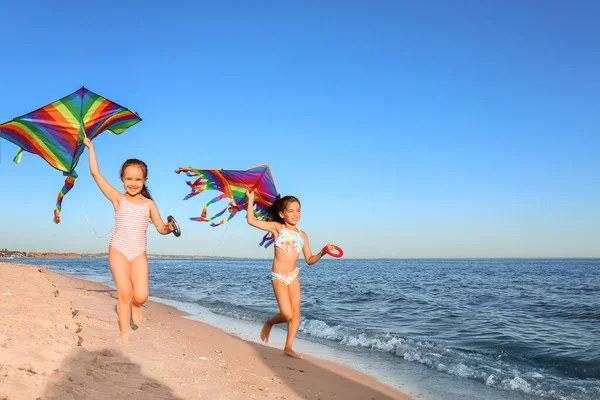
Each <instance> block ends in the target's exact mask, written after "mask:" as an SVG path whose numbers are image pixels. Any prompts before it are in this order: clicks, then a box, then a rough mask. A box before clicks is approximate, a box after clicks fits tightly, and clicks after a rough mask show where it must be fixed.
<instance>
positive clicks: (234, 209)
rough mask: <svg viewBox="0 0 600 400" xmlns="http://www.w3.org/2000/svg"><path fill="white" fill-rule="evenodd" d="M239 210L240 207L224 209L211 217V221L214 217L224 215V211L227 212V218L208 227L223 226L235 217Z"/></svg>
mask: <svg viewBox="0 0 600 400" xmlns="http://www.w3.org/2000/svg"><path fill="white" fill-rule="evenodd" d="M239 210H240V206H239V205H238V206H231V207H228V208H226V209H225V210H223V211H221V212H220V213H219V214H217V215H215V216H214V217H212V218H211V219H215V218H216V217H219V216H221V215H223V214H224V213H225V211H229V216H228V217H227V218H225V219H223V220H222V221H221V222H219V223H215V222H213V223H211V224H210V226H212V227H213V228H214V227H216V226H219V225H223V224H224V223H225V222H227V221H229V220H230V219H231V218H233V217H235V214H237V212H238V211H239Z"/></svg>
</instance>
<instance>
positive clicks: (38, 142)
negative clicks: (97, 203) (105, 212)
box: [0, 87, 141, 223]
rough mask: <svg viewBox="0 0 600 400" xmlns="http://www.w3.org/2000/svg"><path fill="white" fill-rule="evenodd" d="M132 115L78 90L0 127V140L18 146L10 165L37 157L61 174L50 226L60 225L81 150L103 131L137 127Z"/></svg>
mask: <svg viewBox="0 0 600 400" xmlns="http://www.w3.org/2000/svg"><path fill="white" fill-rule="evenodd" d="M140 121H141V118H140V117H139V115H137V114H136V113H133V112H131V111H129V110H128V109H126V108H124V107H121V106H120V105H118V104H116V103H113V102H112V101H110V100H107V99H105V98H104V97H102V96H99V95H97V94H96V93H94V92H91V91H89V90H87V89H86V88H84V87H82V88H81V89H79V90H77V91H76V92H74V93H72V94H70V95H68V96H66V97H63V98H62V99H60V100H57V101H55V102H53V103H51V104H48V105H47V106H44V107H42V108H40V109H38V110H35V111H33V112H30V113H28V114H25V115H23V116H21V117H18V118H15V119H13V120H11V121H9V122H6V123H4V124H1V125H0V137H1V138H3V139H6V140H8V141H10V142H12V143H14V144H15V145H17V146H19V148H20V149H19V152H18V153H17V155H16V157H15V159H14V161H15V162H16V163H19V162H20V161H21V157H22V153H23V151H27V152H30V153H33V154H37V155H39V156H40V157H42V158H43V159H44V160H46V161H47V162H48V164H50V165H51V166H53V167H54V168H56V169H58V170H59V171H63V175H65V176H66V179H65V185H64V186H63V188H62V190H61V191H60V193H59V194H58V198H57V201H56V209H55V211H54V222H56V223H59V222H60V210H61V205H62V200H63V197H64V196H65V194H67V192H68V191H69V190H71V188H72V187H73V185H74V184H75V179H76V178H77V173H76V172H75V167H76V166H77V163H78V162H79V157H80V156H81V154H82V153H83V150H84V148H85V146H84V145H83V139H84V138H85V137H88V138H89V139H90V140H91V139H93V138H95V137H96V136H98V135H99V134H100V133H102V132H104V131H109V132H110V133H113V134H117V135H118V134H121V133H123V132H124V131H125V130H127V129H128V128H129V127H131V126H133V125H135V124H137V123H138V122H140Z"/></svg>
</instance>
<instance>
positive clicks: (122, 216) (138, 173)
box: [83, 138, 174, 343]
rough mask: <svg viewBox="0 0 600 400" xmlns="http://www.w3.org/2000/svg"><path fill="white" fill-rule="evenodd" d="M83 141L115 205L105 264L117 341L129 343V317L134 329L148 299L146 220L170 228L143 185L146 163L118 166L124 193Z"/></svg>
mask: <svg viewBox="0 0 600 400" xmlns="http://www.w3.org/2000/svg"><path fill="white" fill-rule="evenodd" d="M83 143H84V144H85V145H86V146H87V148H88V149H89V151H90V154H89V158H90V172H91V173H92V176H93V177H94V180H95V181H96V183H97V184H98V187H99V188H100V190H101V191H102V193H103V194H104V195H105V196H106V197H107V198H108V199H109V200H110V202H111V203H112V205H113V207H114V209H115V230H114V232H113V234H112V236H111V238H110V243H109V246H108V265H109V267H110V271H111V272H112V275H113V279H114V280H115V286H116V287H117V294H118V296H119V298H118V301H117V312H118V314H119V329H120V337H119V339H118V340H117V342H119V343H129V332H130V321H131V320H133V324H134V325H133V327H134V329H135V328H137V325H139V324H140V323H141V322H142V310H141V308H140V307H141V305H142V304H144V303H145V302H146V300H148V294H149V287H148V259H147V258H146V243H147V238H146V232H147V230H148V223H149V221H150V220H152V222H153V223H154V226H155V227H156V230H157V231H158V232H159V233H161V234H163V235H167V234H169V233H171V232H172V231H173V229H174V227H173V225H172V224H171V223H170V222H169V223H167V224H165V223H164V222H163V220H162V218H161V217H160V213H159V212H158V208H157V207H156V204H154V201H152V196H150V192H149V191H148V188H147V187H146V181H147V180H148V167H147V166H146V164H145V163H144V162H143V161H140V160H137V159H129V160H127V161H125V163H124V164H123V166H122V167H121V180H122V181H123V188H124V189H125V193H120V192H119V191H118V190H117V189H115V188H114V187H112V186H111V185H110V184H109V183H108V182H107V181H106V179H105V178H104V177H103V176H102V174H101V173H100V169H99V167H98V161H97V160H96V151H95V150H94V145H93V144H92V142H91V141H90V140H89V139H87V138H86V139H84V141H83Z"/></svg>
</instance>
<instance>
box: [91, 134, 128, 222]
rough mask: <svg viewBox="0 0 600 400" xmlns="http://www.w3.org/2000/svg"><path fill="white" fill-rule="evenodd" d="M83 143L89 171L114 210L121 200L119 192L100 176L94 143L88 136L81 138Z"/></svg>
mask: <svg viewBox="0 0 600 400" xmlns="http://www.w3.org/2000/svg"><path fill="white" fill-rule="evenodd" d="M83 144H84V145H85V146H86V147H87V148H88V150H89V159H90V173H91V174H92V177H94V180H95V181H96V184H97V185H98V187H99V188H100V191H101V192H102V193H103V194H104V195H105V196H106V198H107V199H108V200H110V202H111V203H112V204H113V207H114V208H115V210H116V209H117V208H119V203H120V200H121V197H122V195H121V193H119V191H118V190H117V189H115V188H114V187H112V186H111V184H110V183H108V181H107V180H106V179H105V178H104V177H103V176H102V174H101V173H100V168H99V167H98V160H96V150H95V149H94V144H93V143H92V141H91V140H90V139H88V138H85V139H83Z"/></svg>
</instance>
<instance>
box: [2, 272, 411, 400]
mask: <svg viewBox="0 0 600 400" xmlns="http://www.w3.org/2000/svg"><path fill="white" fill-rule="evenodd" d="M0 273H1V274H2V276H3V281H2V282H1V283H0V295H1V296H2V300H3V302H2V305H1V306H0V316H1V317H2V319H3V321H4V322H5V325H4V326H3V327H2V330H1V331H0V346H2V347H3V349H4V351H3V352H1V353H0V388H1V389H0V398H7V399H12V398H24V397H22V396H23V395H26V397H25V398H38V397H41V398H47V397H50V398H51V397H53V396H57V397H60V396H64V395H70V396H71V397H74V398H122V397H129V398H132V399H138V398H139V399H142V398H165V399H179V398H190V399H191V398H194V399H198V398H209V399H221V398H222V399H248V398H269V399H304V398H309V399H318V398H320V399H323V400H325V399H335V398H338V399H382V400H386V399H409V397H408V396H406V395H405V394H403V393H400V392H399V391H397V390H396V389H394V388H392V387H390V386H387V385H385V384H383V383H381V382H379V381H377V380H376V379H375V378H372V377H370V376H368V375H365V374H364V373H361V372H358V371H356V370H354V369H350V368H348V367H345V366H343V365H340V364H337V363H334V362H330V361H325V360H322V359H319V358H316V357H313V356H310V355H309V356H305V358H304V359H302V360H296V359H293V358H291V357H287V356H285V355H283V353H282V351H281V349H277V348H273V347H269V346H265V345H262V344H259V343H256V342H254V341H250V340H244V339H241V338H239V337H238V336H236V335H232V334H230V333H227V332H225V331H223V330H221V329H219V328H216V327H214V326H211V325H208V324H206V323H204V322H201V321H197V320H193V319H188V318H185V317H186V316H188V315H187V314H186V313H185V312H183V311H180V310H178V309H176V308H174V307H172V306H169V305H165V304H161V303H159V302H155V301H152V300H150V301H148V303H146V304H145V305H144V307H143V310H144V323H143V325H142V326H140V328H139V329H138V330H136V331H133V332H132V335H131V343H130V344H129V345H118V344H115V343H114V342H113V341H114V339H116V338H117V337H118V326H117V317H116V313H115V311H114V307H115V304H116V292H115V290H114V289H112V288H110V287H108V286H105V285H102V284H100V283H96V282H92V281H87V280H84V279H80V278H74V277H70V276H66V275H61V274H58V273H56V272H52V271H49V270H46V269H44V268H43V267H38V266H32V265H28V264H15V263H2V262H1V261H0ZM3 396H4V397H3ZM19 396H20V397H19Z"/></svg>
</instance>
